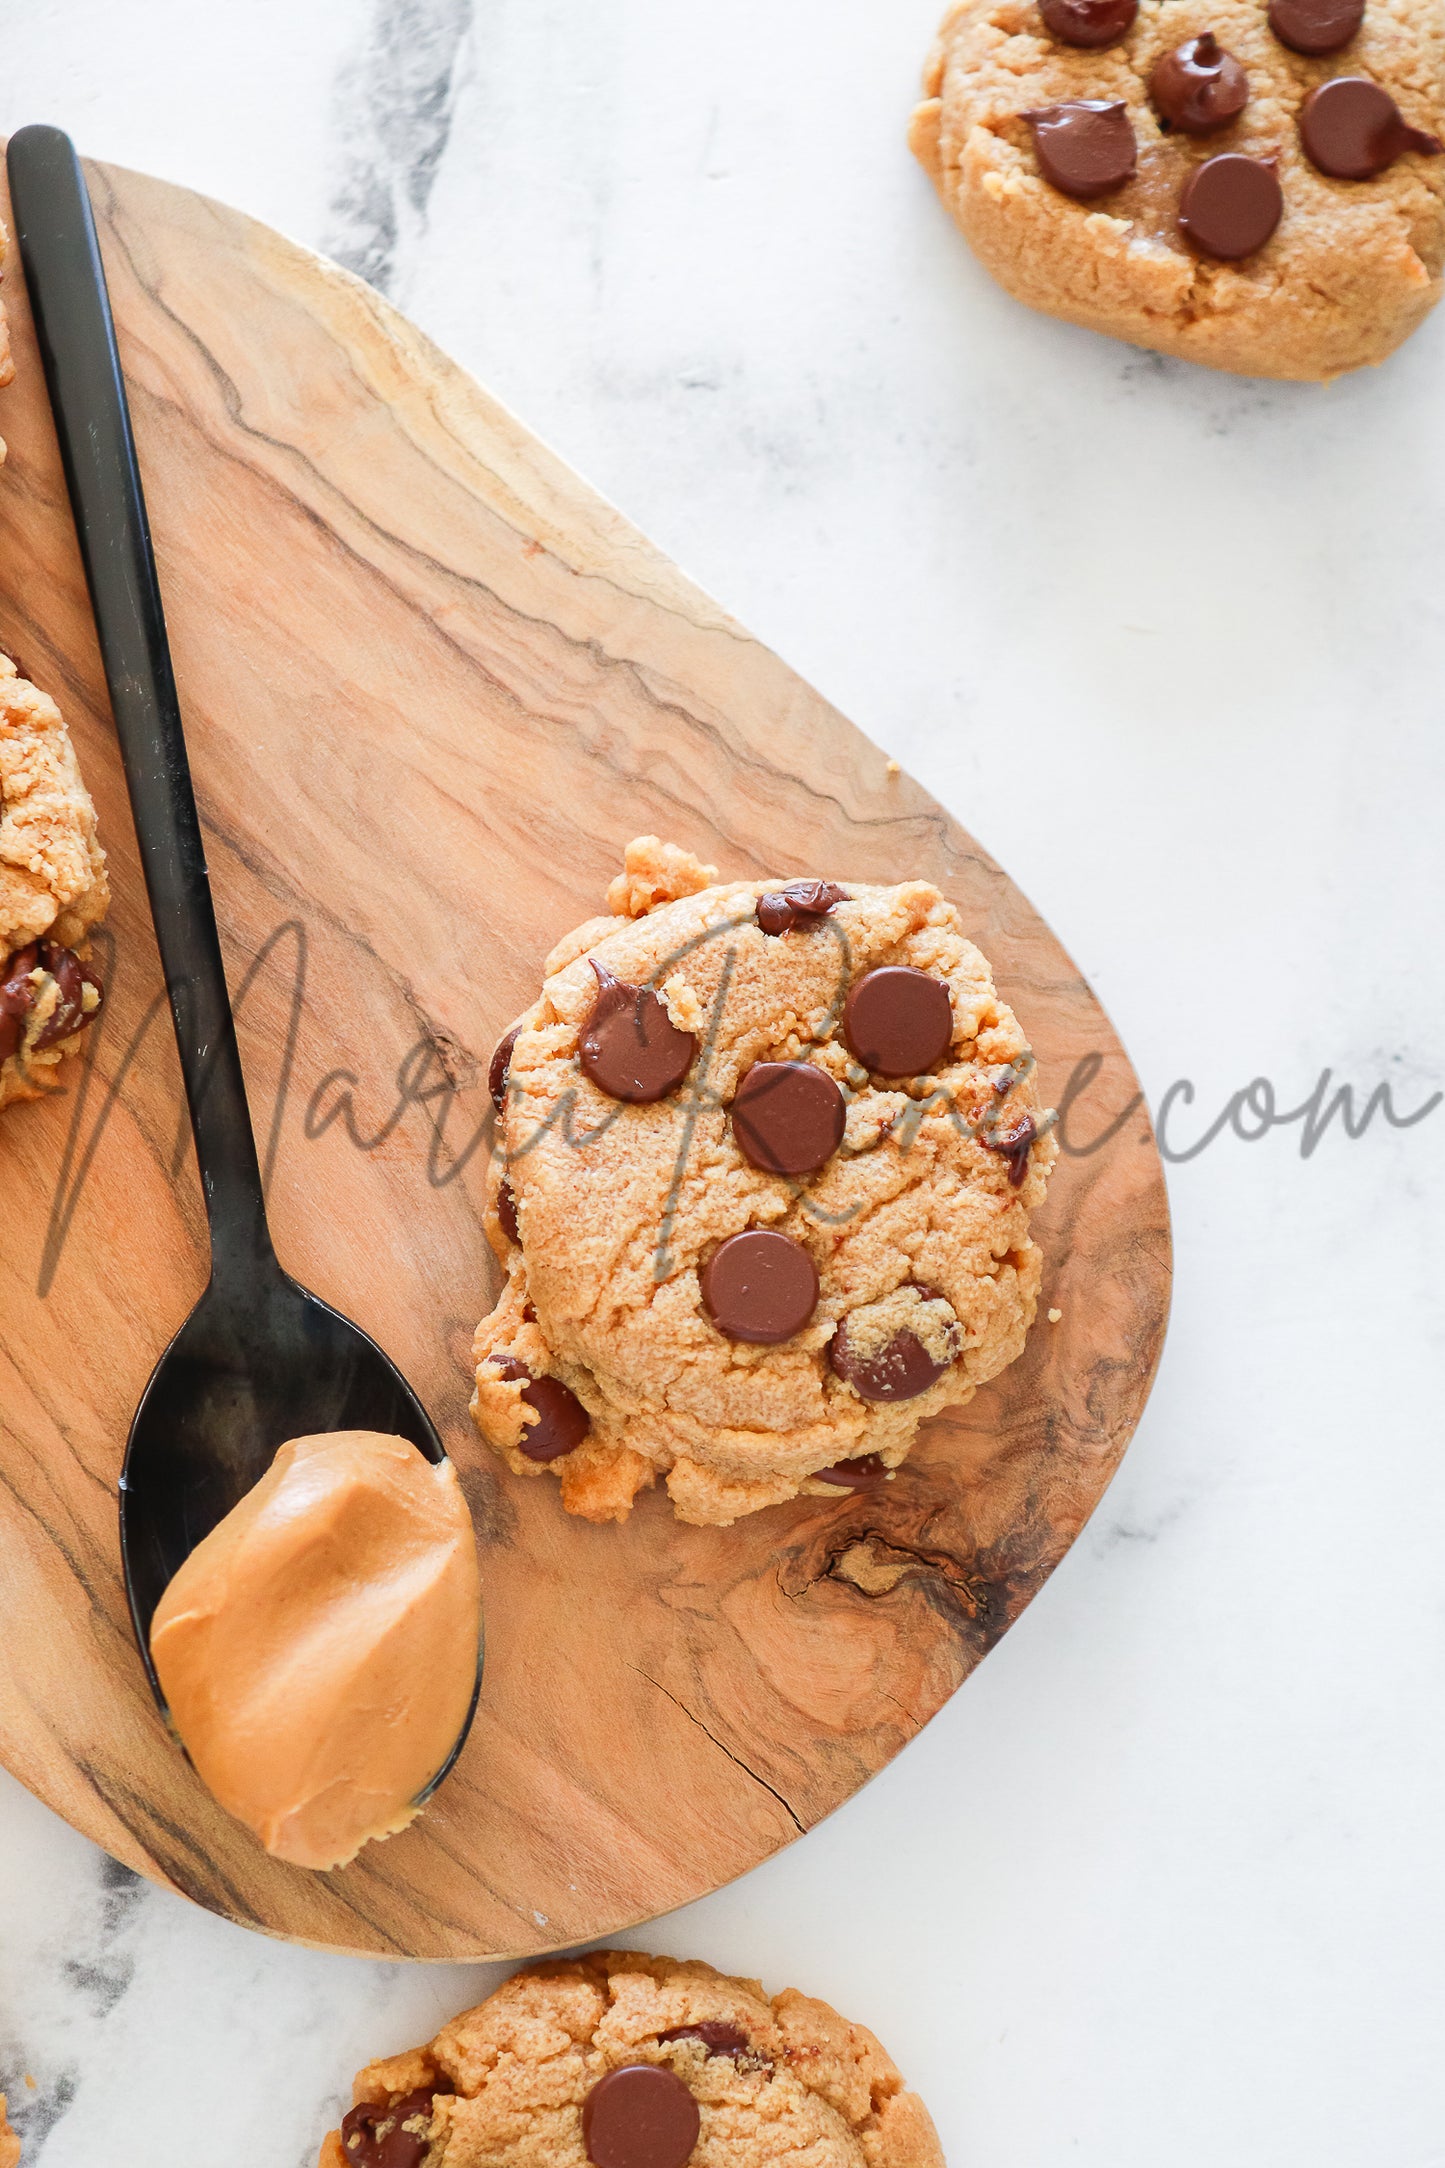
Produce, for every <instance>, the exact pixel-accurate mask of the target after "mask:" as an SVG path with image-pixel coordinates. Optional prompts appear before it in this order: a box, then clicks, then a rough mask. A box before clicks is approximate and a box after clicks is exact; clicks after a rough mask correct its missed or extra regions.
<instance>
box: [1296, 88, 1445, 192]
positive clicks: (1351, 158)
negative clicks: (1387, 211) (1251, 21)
mask: <svg viewBox="0 0 1445 2168" xmlns="http://www.w3.org/2000/svg"><path fill="white" fill-rule="evenodd" d="M1299 132H1300V141H1301V142H1302V143H1303V145H1304V147H1305V154H1306V156H1307V157H1308V158H1309V160H1310V163H1311V164H1312V165H1316V166H1318V167H1319V169H1320V171H1321V173H1328V174H1329V175H1330V176H1331V178H1332V179H1334V180H1337V181H1368V180H1372V179H1373V178H1374V176H1375V175H1376V174H1377V173H1383V172H1384V170H1385V168H1386V166H1392V165H1393V164H1394V163H1395V160H1396V159H1397V158H1399V157H1401V156H1403V154H1404V153H1405V152H1406V151H1423V152H1424V153H1425V155H1426V156H1427V157H1435V156H1437V155H1438V154H1439V153H1440V152H1441V151H1442V150H1445V144H1442V143H1441V141H1440V138H1439V136H1435V135H1427V134H1426V132H1425V130H1424V129H1423V128H1412V127H1411V126H1410V124H1409V122H1408V121H1407V120H1406V119H1405V116H1404V114H1403V113H1402V112H1401V111H1400V108H1399V107H1398V106H1397V105H1396V103H1395V101H1394V99H1393V98H1392V97H1391V96H1390V93H1389V92H1388V91H1387V90H1384V89H1382V88H1381V86H1380V85H1379V84H1378V83H1372V82H1371V81H1370V80H1369V78H1368V77H1367V76H1363V75H1336V76H1332V77H1331V79H1330V81H1329V82H1328V83H1321V84H1320V86H1319V89H1318V90H1312V91H1311V92H1310V94H1309V96H1308V97H1307V98H1306V100H1305V102H1304V104H1303V105H1302V106H1301V107H1300V117H1299Z"/></svg>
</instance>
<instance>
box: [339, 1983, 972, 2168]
mask: <svg viewBox="0 0 1445 2168" xmlns="http://www.w3.org/2000/svg"><path fill="white" fill-rule="evenodd" d="M354 2099H355V2105H354V2107H353V2108H352V2110H351V2112H350V2114H349V2115H348V2116H347V2117H346V2119H345V2122H344V2123H343V2126H342V2128H341V2130H339V2131H336V2130H334V2131H332V2132H330V2133H329V2135H328V2136H327V2138H326V2141H325V2143H324V2144H323V2146H322V2148H321V2158H320V2163H319V2168H494V2164H495V2163H497V2162H501V2161H508V2162H515V2163H517V2164H518V2168H521V2164H523V2163H525V2164H526V2168H684V2164H685V2163H689V2162H690V2163H691V2168H773V2164H775V2163H777V2162H779V2161H783V2160H789V2161H792V2160H796V2161H800V2162H802V2161H806V2162H807V2164H808V2168H943V2152H942V2149H941V2147H940V2146H939V2143H938V2135H937V2133H936V2131H935V2130H934V2128H933V2124H932V2121H931V2120H930V2117H929V2114H928V2110H927V2109H926V2108H925V2107H924V2105H923V2103H922V2101H921V2100H919V2098H918V2097H917V2095H916V2094H914V2093H910V2092H908V2091H906V2090H905V2089H904V2085H903V2080H902V2078H901V2077H900V2076H899V2073H898V2071H897V2069H896V2068H895V2066H894V2064H893V2062H892V2060H891V2059H890V2058H889V2056H888V2055H887V2054H885V2052H884V2050H883V2049H882V2047H881V2046H880V2045H879V2043H878V2042H877V2041H876V2040H875V2039H874V2037H873V2035H872V2033H870V2032H869V2031H867V2030H866V2028H865V2027H864V2026H862V2025H850V2024H849V2023H848V2022H847V2020H846V2019H845V2018H841V2017H839V2015H838V2013H837V2012H836V2011H835V2010H831V2009H830V2008H829V2007H828V2005H827V2003H825V2002H815V2001H814V2000H812V1998H811V1997H809V1996H807V1995H800V1994H798V1993H797V1992H796V1990H795V1989H793V1988H785V1989H784V1990H783V1992H782V1993H781V1994H779V1995H772V1996H769V1995H767V1994H766V1993H765V1992H764V1990H763V1989H762V1988H761V1987H760V1986H759V1985H758V1983H757V1981H756V1980H735V1979H729V1978H728V1977H727V1975H726V1974H724V1973H720V1972H715V1971H714V1970H713V1968H712V1966H711V1965H704V1964H698V1963H691V1964H680V1963H678V1962H676V1961H675V1960H674V1959H672V1958H667V1957H645V1956H643V1955H642V1954H641V1952H639V1951H636V1950H595V1951H593V1952H591V1954H590V1955H588V1956H586V1957H582V1958H572V1959H565V1960H562V1961H560V1962H555V1963H548V1964H540V1965H529V1966H528V1967H527V1968H526V1969H525V1970H524V1971H521V1972H518V1973H515V1974H514V1975H513V1976H512V1978H511V1979H510V1980H508V1981H506V1982H505V1983H504V1985H503V1986H501V1987H500V1988H498V1990H497V1992H496V1993H495V1994H494V1995H491V1996H489V1997H488V1999H487V2000H486V2001H485V2002H484V2003H481V2004H479V2005H478V2007H477V2008H476V2009H475V2010H468V2011H466V2012H465V2013H464V2014H463V2015H462V2016H461V2017H459V2018H456V2019H454V2020H453V2022H452V2023H451V2024H450V2025H446V2026H443V2028H442V2030H441V2031H440V2032H439V2033H438V2034H437V2036H436V2038H435V2039H434V2040H433V2041H431V2042H430V2043H429V2044H428V2045H427V2046H426V2047H424V2048H414V2049H412V2050H411V2051H410V2052H409V2053H407V2054H403V2055H394V2056H391V2057H390V2058H389V2059H388V2060H387V2061H385V2062H378V2063H372V2064H370V2065H369V2066H368V2068H367V2069H365V2070H363V2071H361V2072H360V2073H359V2075H358V2077H357V2079H356V2085H355V2089H354Z"/></svg>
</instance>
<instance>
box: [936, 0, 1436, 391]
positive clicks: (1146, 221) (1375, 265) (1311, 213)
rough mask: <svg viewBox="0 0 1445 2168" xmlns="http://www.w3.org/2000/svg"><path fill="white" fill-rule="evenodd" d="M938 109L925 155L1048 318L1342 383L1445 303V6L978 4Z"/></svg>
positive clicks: (950, 27) (963, 221) (1193, 357)
mask: <svg viewBox="0 0 1445 2168" xmlns="http://www.w3.org/2000/svg"><path fill="white" fill-rule="evenodd" d="M924 91H925V94H926V95H925V99H924V103H923V104H922V105H920V106H919V107H918V110H917V111H916V113H915V114H914V116H913V126H912V132H911V141H912V145H913V149H914V150H915V152H916V153H917V155H918V157H919V158H920V159H921V160H922V162H923V164H924V166H925V167H926V168H927V170H928V172H929V173H930V174H931V175H932V177H933V180H934V182H935V183H936V185H937V187H938V191H939V194H940V195H941V196H942V198H943V201H944V203H945V204H946V205H947V207H948V209H949V210H950V211H951V212H952V213H953V216H954V218H955V219H956V220H957V221H958V224H959V225H960V226H961V227H962V229H963V232H964V234H965V235H966V236H967V238H968V240H969V241H970V242H971V243H972V245H973V247H974V250H975V251H976V253H977V254H978V256H979V257H980V258H981V259H982V261H983V263H984V264H985V265H986V266H987V267H988V269H989V270H990V271H991V272H992V273H993V275H994V277H995V278H997V279H998V280H999V281H1000V283H1001V284H1002V285H1004V286H1006V287H1007V288H1008V290H1009V292H1010V293H1011V294H1014V295H1016V296H1017V298H1018V299H1019V300H1020V301H1025V302H1027V303H1028V304H1029V306H1030V307H1031V308H1036V309H1043V310H1045V311H1046V312H1047V313H1048V314H1050V315H1052V316H1063V317H1067V318H1068V319H1069V321H1070V322H1072V323H1076V324H1084V325H1087V326H1088V327H1089V328H1090V329H1092V330H1095V331H1107V332H1110V333H1112V334H1113V336H1114V337H1115V338H1119V339H1127V340H1129V341H1130V342H1131V343H1133V344H1134V345H1136V346H1147V347H1154V348H1157V349H1158V351H1159V352H1161V353H1165V354H1178V355H1182V356H1183V357H1184V358H1185V359H1186V360H1188V361H1198V362H1203V363H1205V364H1206V365H1207V366H1209V367H1210V368H1214V369H1228V370H1233V371H1235V372H1237V373H1238V374H1240V375H1244V376H1268V377H1289V378H1300V379H1307V380H1320V381H1323V380H1327V379H1329V378H1331V377H1335V376H1339V375H1340V374H1341V373H1342V372H1344V371H1345V370H1348V369H1358V368H1362V367H1363V366H1364V365H1365V364H1366V363H1371V362H1379V361H1383V360H1384V359H1385V357H1386V356H1387V355H1388V354H1391V353H1393V352H1394V350H1395V348H1396V347H1397V346H1399V344H1400V343H1401V341H1402V340H1403V339H1405V338H1407V337H1408V335H1409V334H1410V332H1412V331H1413V330H1414V329H1415V327H1416V326H1417V325H1418V324H1420V323H1421V322H1423V320H1424V318H1425V317H1426V315H1427V314H1428V313H1429V311H1430V310H1431V309H1432V308H1433V307H1434V305H1435V303H1436V302H1437V301H1438V300H1439V298H1440V294H1441V290H1442V277H1441V272H1442V267H1445V155H1442V146H1441V138H1440V132H1441V129H1442V126H1445V13H1442V11H1441V9H1440V8H1439V7H1438V6H1437V5H1434V4H1432V0H1270V4H1269V5H1266V0H1219V4H1217V5H1214V4H1211V5H1208V6H1205V5H1203V4H1202V0H1161V4H1158V5H1154V4H1151V5H1148V6H1145V7H1142V8H1141V7H1140V6H1139V4H1138V0H1037V4H1036V0H956V4H955V5H954V6H953V7H951V8H950V9H949V12H948V14H947V15H946V16H945V18H944V22H943V27H942V29H941V31H940V32H939V36H938V40H937V42H936V44H935V46H934V49H933V52H932V54H931V56H930V58H929V62H928V67H927V70H926V72H925V76H924Z"/></svg>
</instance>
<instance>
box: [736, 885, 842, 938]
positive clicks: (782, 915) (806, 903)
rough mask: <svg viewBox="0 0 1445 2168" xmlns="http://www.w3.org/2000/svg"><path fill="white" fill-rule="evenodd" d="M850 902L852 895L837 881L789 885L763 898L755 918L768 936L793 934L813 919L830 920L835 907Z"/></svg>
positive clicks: (759, 901)
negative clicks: (797, 928) (797, 927)
mask: <svg viewBox="0 0 1445 2168" xmlns="http://www.w3.org/2000/svg"><path fill="white" fill-rule="evenodd" d="M847 901H848V891H847V890H846V889H845V888H840V887H839V886H838V884H837V882H836V881H789V883H788V885H787V887H786V888H775V889H769V890H768V892H767V894H766V895H762V896H759V898H758V907H757V912H756V914H755V915H756V917H757V921H758V924H759V925H760V926H761V927H762V929H763V932H764V933H773V934H778V933H791V932H792V930H793V928H794V927H795V926H804V925H806V924H807V923H808V921H809V919H813V918H826V917H827V916H828V913H829V912H830V911H831V910H832V908H833V906H834V904H835V903H846V902H847Z"/></svg>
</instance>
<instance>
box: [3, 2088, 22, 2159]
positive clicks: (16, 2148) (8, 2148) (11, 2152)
mask: <svg viewBox="0 0 1445 2168" xmlns="http://www.w3.org/2000/svg"><path fill="white" fill-rule="evenodd" d="M5 2107H6V2102H5V2095H4V2094H3V2093H0V2168H20V2140H19V2139H18V2138H17V2137H16V2135H15V2133H14V2131H13V2130H12V2129H11V2128H10V2119H9V2117H8V2116H7V2114H6V2112H5Z"/></svg>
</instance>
